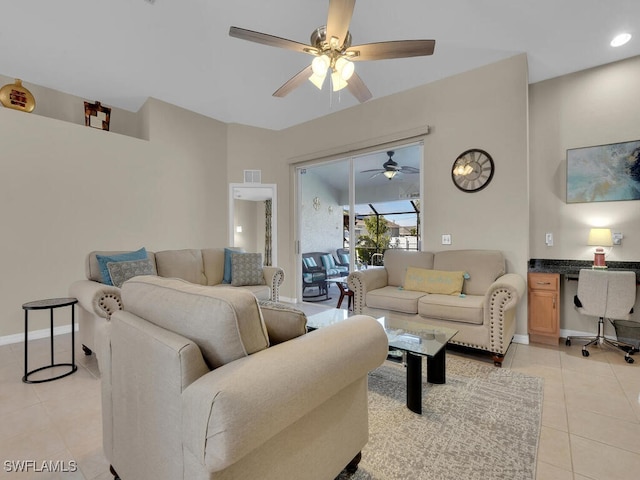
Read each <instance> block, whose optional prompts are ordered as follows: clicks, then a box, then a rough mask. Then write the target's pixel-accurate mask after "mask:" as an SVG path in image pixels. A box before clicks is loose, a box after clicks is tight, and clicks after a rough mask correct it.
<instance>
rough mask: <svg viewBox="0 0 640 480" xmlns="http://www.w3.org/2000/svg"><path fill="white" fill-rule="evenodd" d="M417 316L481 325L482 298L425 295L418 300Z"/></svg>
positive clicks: (482, 317)
mask: <svg viewBox="0 0 640 480" xmlns="http://www.w3.org/2000/svg"><path fill="white" fill-rule="evenodd" d="M418 314H419V315H420V316H421V317H424V318H427V319H429V318H432V319H438V320H450V321H453V322H462V323H472V324H474V325H481V324H482V322H483V320H484V296H483V295H466V296H464V297H455V296H453V295H440V294H437V293H434V294H430V295H425V296H423V297H421V298H420V299H419V300H418Z"/></svg>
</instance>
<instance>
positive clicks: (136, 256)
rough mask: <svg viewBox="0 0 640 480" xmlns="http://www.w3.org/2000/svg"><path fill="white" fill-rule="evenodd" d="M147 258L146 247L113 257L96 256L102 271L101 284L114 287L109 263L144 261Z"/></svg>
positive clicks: (113, 255)
mask: <svg viewBox="0 0 640 480" xmlns="http://www.w3.org/2000/svg"><path fill="white" fill-rule="evenodd" d="M145 258H148V257H147V251H146V250H145V248H144V247H142V248H141V249H140V250H136V251H135V252H124V253H118V254H111V255H101V254H99V253H98V254H96V261H97V262H98V268H99V270H100V282H102V283H104V284H105V285H113V283H112V282H111V276H110V275H109V267H108V266H107V264H108V263H109V262H112V263H114V262H126V261H129V260H144V259H145Z"/></svg>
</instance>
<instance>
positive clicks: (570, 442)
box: [0, 305, 640, 480]
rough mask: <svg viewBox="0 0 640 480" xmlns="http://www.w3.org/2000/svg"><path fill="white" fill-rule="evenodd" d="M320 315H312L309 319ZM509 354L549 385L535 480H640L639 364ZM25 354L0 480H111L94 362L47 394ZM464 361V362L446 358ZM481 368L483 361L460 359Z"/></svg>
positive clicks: (19, 362) (9, 362)
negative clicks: (32, 378)
mask: <svg viewBox="0 0 640 480" xmlns="http://www.w3.org/2000/svg"><path fill="white" fill-rule="evenodd" d="M317 308H322V307H319V306H315V305H314V306H309V307H308V308H306V309H308V310H309V311H310V312H311V311H312V310H313V309H317ZM70 343H71V341H70V335H62V336H57V337H55V346H56V355H57V356H56V361H57V362H63V361H68V360H65V355H66V358H70V353H71V352H70V348H71V346H70ZM576 343H578V342H577V341H576V342H574V345H573V346H571V347H566V346H565V345H564V343H562V344H560V345H558V346H557V347H547V346H542V345H533V344H532V345H520V344H513V345H512V346H511V348H510V349H509V352H508V353H507V356H506V358H505V362H504V368H511V369H513V370H516V371H519V372H523V373H526V374H530V375H535V376H540V377H543V378H544V379H545V387H544V406H543V418H542V429H541V434H540V443H539V449H538V467H537V479H538V480H565V479H567V480H587V479H593V480H619V479H622V478H640V355H636V359H637V363H635V364H633V365H628V364H626V363H625V362H624V360H623V356H622V355H621V354H619V353H617V352H609V351H599V350H598V349H592V350H591V352H592V353H591V356H589V357H588V358H583V357H582V355H581V348H580V346H579V345H576ZM48 345H49V341H48V339H42V340H34V341H32V342H30V344H29V368H30V369H31V368H35V367H37V366H40V365H45V364H46V363H47V362H48V355H49V353H48V351H49V350H48ZM23 352H24V351H23V345H22V344H12V345H4V346H0V460H1V461H2V463H1V465H0V479H16V480H17V479H19V478H20V479H23V478H33V479H37V480H49V479H52V480H53V479H56V480H57V479H65V480H76V479H77V480H83V479H84V480H107V479H111V478H113V477H112V476H111V475H110V474H109V465H108V463H107V461H106V460H105V458H104V456H103V455H102V447H101V435H102V433H101V430H102V427H101V418H100V381H99V378H98V377H99V376H98V373H97V368H96V362H95V357H94V356H91V357H85V356H84V354H83V353H82V350H80V349H79V348H76V358H77V362H78V371H77V372H76V373H74V374H73V375H71V376H68V377H65V378H62V379H59V380H56V381H53V382H50V383H43V384H33V385H27V384H25V383H22V381H21V377H22V375H23V362H24V360H23V356H24V353H23ZM451 354H453V355H461V354H462V353H460V352H452V353H451ZM464 355H465V356H466V357H468V358H475V359H476V360H477V361H482V362H487V361H489V362H490V359H489V358H488V357H485V356H477V355H469V354H464ZM20 460H23V461H26V460H32V461H35V462H36V465H37V466H38V467H39V469H40V470H43V469H44V468H43V462H47V461H48V462H55V461H58V460H59V461H61V462H62V463H61V464H60V465H61V466H63V467H66V468H67V469H71V468H69V467H71V465H72V464H71V463H70V462H71V461H74V462H77V466H78V470H77V471H76V472H73V473H72V472H67V473H57V474H53V473H46V472H39V473H35V472H34V471H33V468H31V472H28V473H24V472H23V473H15V472H8V471H7V470H10V469H11V466H13V467H15V466H16V464H15V463H12V462H17V461H20Z"/></svg>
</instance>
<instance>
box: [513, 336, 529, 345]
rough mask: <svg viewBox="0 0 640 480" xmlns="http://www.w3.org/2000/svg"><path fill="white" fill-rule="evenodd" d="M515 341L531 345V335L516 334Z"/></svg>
mask: <svg viewBox="0 0 640 480" xmlns="http://www.w3.org/2000/svg"><path fill="white" fill-rule="evenodd" d="M513 343H521V344H523V345H529V335H514V336H513Z"/></svg>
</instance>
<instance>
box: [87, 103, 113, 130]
mask: <svg viewBox="0 0 640 480" xmlns="http://www.w3.org/2000/svg"><path fill="white" fill-rule="evenodd" d="M110 120H111V108H110V107H103V106H102V105H100V102H96V103H89V102H84V124H85V125H86V126H87V127H92V128H98V129H100V130H109V121H110Z"/></svg>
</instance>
